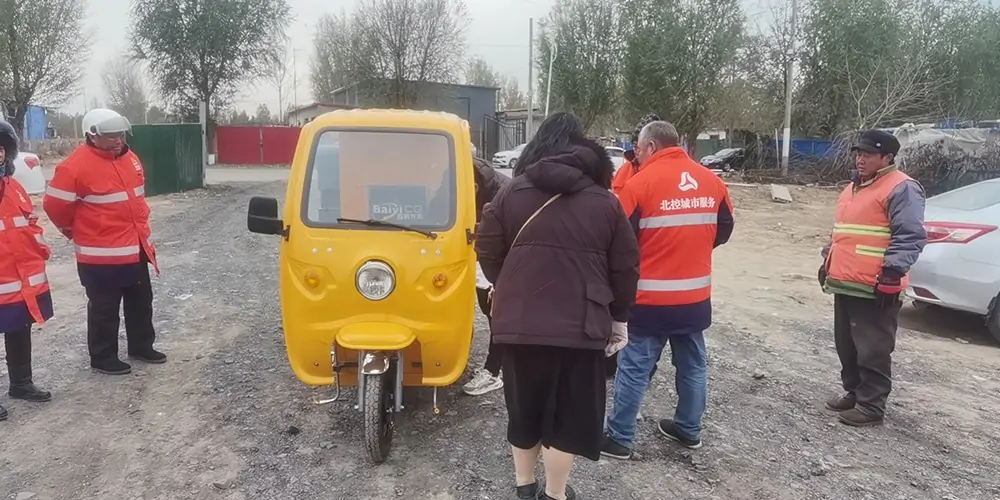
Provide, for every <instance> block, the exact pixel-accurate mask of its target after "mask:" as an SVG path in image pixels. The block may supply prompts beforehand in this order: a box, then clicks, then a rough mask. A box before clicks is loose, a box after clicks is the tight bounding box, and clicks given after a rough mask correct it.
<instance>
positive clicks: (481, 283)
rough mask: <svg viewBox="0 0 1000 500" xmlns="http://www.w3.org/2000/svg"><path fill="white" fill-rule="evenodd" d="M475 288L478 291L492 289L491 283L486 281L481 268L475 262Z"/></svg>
mask: <svg viewBox="0 0 1000 500" xmlns="http://www.w3.org/2000/svg"><path fill="white" fill-rule="evenodd" d="M476 288H478V289H480V290H489V289H490V288H493V283H490V280H488V279H486V275H485V274H483V268H482V267H481V266H480V265H479V263H478V262H476Z"/></svg>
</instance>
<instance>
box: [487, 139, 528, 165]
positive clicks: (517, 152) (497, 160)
mask: <svg viewBox="0 0 1000 500" xmlns="http://www.w3.org/2000/svg"><path fill="white" fill-rule="evenodd" d="M525 146H527V144H521V145H520V146H518V147H516V148H514V149H511V150H510V151H500V152H499V153H497V154H495V155H493V165H494V166H495V167H497V168H514V167H515V166H517V159H518V158H520V157H521V151H524V147H525Z"/></svg>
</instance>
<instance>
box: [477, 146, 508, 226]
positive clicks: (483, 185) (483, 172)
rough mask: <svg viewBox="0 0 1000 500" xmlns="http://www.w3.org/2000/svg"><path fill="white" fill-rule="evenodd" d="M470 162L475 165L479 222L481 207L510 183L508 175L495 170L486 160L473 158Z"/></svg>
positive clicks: (481, 213)
mask: <svg viewBox="0 0 1000 500" xmlns="http://www.w3.org/2000/svg"><path fill="white" fill-rule="evenodd" d="M472 162H473V163H474V164H475V165H476V185H478V186H479V189H478V190H477V191H476V222H479V220H480V219H481V218H482V215H483V207H485V206H486V204H487V203H489V202H491V201H493V198H496V196H497V193H499V192H500V190H501V189H503V187H504V186H506V185H507V184H508V183H510V177H507V176H506V175H503V174H501V173H499V172H497V171H496V169H495V168H493V165H491V164H490V162H488V161H486V160H482V159H479V158H473V159H472Z"/></svg>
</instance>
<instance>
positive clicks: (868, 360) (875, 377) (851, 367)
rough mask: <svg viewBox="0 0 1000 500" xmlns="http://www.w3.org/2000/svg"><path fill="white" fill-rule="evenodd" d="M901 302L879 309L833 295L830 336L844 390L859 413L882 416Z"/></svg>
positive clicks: (889, 388)
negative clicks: (853, 401)
mask: <svg viewBox="0 0 1000 500" xmlns="http://www.w3.org/2000/svg"><path fill="white" fill-rule="evenodd" d="M901 305H902V303H901V302H896V304H895V305H893V306H891V307H887V308H884V309H882V308H879V307H878V306H877V305H876V304H875V300H874V299H863V298H859V297H851V296H848V295H834V298H833V308H834V309H833V336H834V341H835V343H836V345H837V355H838V356H840V366H841V370H840V378H841V380H842V381H843V383H844V390H845V391H847V392H849V393H851V394H853V395H854V397H855V398H856V400H857V403H858V406H859V407H860V409H861V410H863V411H866V412H869V413H872V414H874V415H878V416H882V415H884V414H885V403H886V400H887V399H888V398H889V392H891V391H892V351H893V350H895V349H896V326H897V321H898V317H899V308H900V306H901Z"/></svg>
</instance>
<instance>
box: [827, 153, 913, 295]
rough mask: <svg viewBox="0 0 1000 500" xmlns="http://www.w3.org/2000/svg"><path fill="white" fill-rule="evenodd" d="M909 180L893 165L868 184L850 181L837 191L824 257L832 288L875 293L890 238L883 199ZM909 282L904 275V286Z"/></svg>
mask: <svg viewBox="0 0 1000 500" xmlns="http://www.w3.org/2000/svg"><path fill="white" fill-rule="evenodd" d="M909 180H912V179H911V177H910V176H908V175H906V174H904V173H903V172H900V171H899V170H897V169H895V168H892V169H891V170H889V171H887V172H885V173H883V174H880V175H879V176H878V177H877V178H875V180H874V181H872V183H871V184H869V185H867V186H860V187H855V186H857V184H856V183H852V184H850V185H849V186H847V188H845V189H844V191H843V192H842V193H840V197H839V198H838V199H837V214H836V222H835V224H834V225H833V242H832V244H831V246H830V253H829V255H828V257H827V277H828V279H829V280H831V281H832V282H828V285H830V286H831V287H832V288H842V289H845V290H856V291H857V292H861V293H862V294H871V293H874V290H875V285H876V277H877V276H878V274H879V273H880V272H882V261H883V260H884V258H885V250H886V249H887V248H888V247H889V240H890V238H891V237H892V232H891V231H890V229H889V215H888V214H887V212H886V202H887V201H888V199H889V195H890V194H892V190H893V189H895V188H896V186H899V185H900V184H902V183H903V182H906V181H909ZM909 281H910V279H909V276H908V275H904V276H903V278H902V279H901V280H900V283H901V285H902V286H903V289H906V287H907V284H908V283H909Z"/></svg>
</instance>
